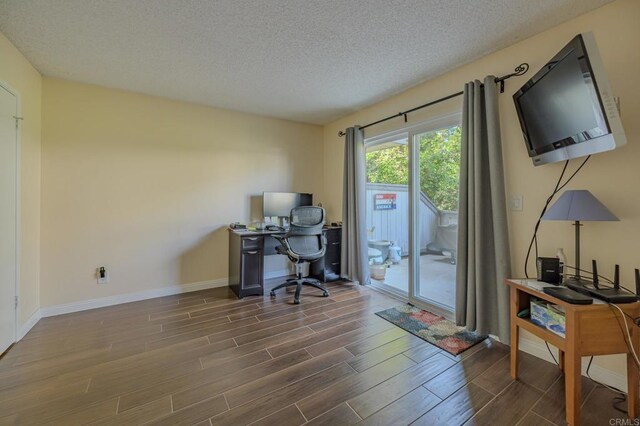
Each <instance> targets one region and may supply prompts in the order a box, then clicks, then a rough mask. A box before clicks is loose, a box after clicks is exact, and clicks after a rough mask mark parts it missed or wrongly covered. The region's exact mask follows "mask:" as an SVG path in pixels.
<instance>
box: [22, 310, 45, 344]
mask: <svg viewBox="0 0 640 426" xmlns="http://www.w3.org/2000/svg"><path fill="white" fill-rule="evenodd" d="M41 317H42V312H41V311H40V309H38V310H36V311H35V312H34V313H33V315H31V316H30V317H29V319H28V320H27V321H26V322H25V323H24V324H22V325H21V326H20V330H18V336H17V337H18V338H17V339H16V341H17V342H19V341H20V340H22V338H23V337H24V336H26V335H27V333H28V332H29V330H31V329H32V328H33V326H34V325H36V324H37V323H38V321H40V318H41Z"/></svg>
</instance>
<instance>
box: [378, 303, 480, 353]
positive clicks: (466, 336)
mask: <svg viewBox="0 0 640 426" xmlns="http://www.w3.org/2000/svg"><path fill="white" fill-rule="evenodd" d="M376 315H378V316H379V317H380V318H383V319H385V320H387V321H389V322H391V323H393V324H395V325H397V326H398V327H400V328H402V329H403V330H406V331H408V332H409V333H411V334H414V335H416V336H418V337H420V338H421V339H423V340H426V341H427V342H429V343H431V344H432V345H436V346H437V347H439V348H440V349H444V350H445V351H447V352H449V353H450V354H452V355H458V354H460V353H462V352H464V351H466V350H467V349H469V348H470V347H471V346H473V345H475V344H476V343H480V342H482V341H483V340H484V339H486V338H487V336H479V335H478V334H476V333H473V332H471V331H467V330H465V328H464V327H458V326H457V325H455V324H454V323H453V322H451V321H449V320H446V319H444V318H443V317H441V316H438V315H434V314H432V313H431V312H427V311H423V310H422V309H418V308H415V307H413V306H409V305H400V306H396V307H395V308H391V309H387V310H385V311H380V312H376Z"/></svg>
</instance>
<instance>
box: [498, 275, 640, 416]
mask: <svg viewBox="0 0 640 426" xmlns="http://www.w3.org/2000/svg"><path fill="white" fill-rule="evenodd" d="M529 282H534V283H537V282H538V281H536V280H524V279H523V280H518V279H508V280H506V281H505V283H506V285H508V286H509V287H510V300H511V302H510V303H511V377H513V378H514V379H517V376H518V338H519V331H520V329H521V328H522V329H525V330H527V331H528V332H530V333H532V334H534V335H536V336H538V337H539V338H541V339H543V340H545V341H546V342H548V343H550V344H552V345H553V346H555V347H556V348H558V349H559V350H560V361H559V362H560V369H561V370H563V372H564V378H565V400H566V414H567V423H568V424H569V425H578V424H580V404H581V401H582V400H581V375H582V357H583V356H591V355H610V354H627V384H628V401H627V402H628V411H629V417H630V418H632V419H634V418H636V417H637V416H638V402H639V401H638V385H639V374H638V366H637V365H636V363H635V361H634V359H633V355H632V354H631V353H630V351H629V347H628V346H627V335H626V333H625V332H624V324H625V323H624V319H623V318H622V315H621V314H620V311H618V310H617V309H616V308H614V307H611V306H609V305H608V304H606V303H604V302H602V301H600V300H594V303H593V304H592V305H573V304H571V303H567V302H564V301H562V300H560V299H556V298H555V297H552V296H549V295H548V294H546V293H544V292H543V291H541V290H538V289H536V288H533V287H530V286H529V285H528V284H527V283H529ZM540 284H544V283H540ZM531 296H535V297H537V298H539V299H543V300H546V301H548V302H551V303H554V304H556V305H560V306H562V307H564V309H565V313H566V326H565V329H566V333H565V337H564V338H563V337H562V336H559V335H557V334H555V333H553V332H551V331H549V330H547V329H546V328H543V327H540V326H538V325H536V324H534V323H533V322H531V321H530V319H529V318H519V317H518V312H520V311H522V310H523V309H527V308H529V305H530V299H531ZM618 306H619V307H620V308H621V309H622V310H623V311H624V312H625V313H627V314H629V315H630V316H631V317H632V318H638V317H639V316H640V302H636V303H625V304H620V305H618ZM627 324H628V325H629V330H630V334H631V342H630V343H631V344H632V345H633V347H634V348H635V351H636V353H640V352H639V350H638V348H639V346H640V345H639V342H640V333H639V332H638V327H636V326H635V325H633V323H632V321H631V320H630V319H629V318H627Z"/></svg>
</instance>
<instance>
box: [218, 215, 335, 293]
mask: <svg viewBox="0 0 640 426" xmlns="http://www.w3.org/2000/svg"><path fill="white" fill-rule="evenodd" d="M322 232H323V234H324V236H325V237H326V238H327V251H326V253H325V255H324V257H323V258H322V259H320V260H319V261H317V262H313V263H312V264H311V267H310V270H309V275H310V276H311V277H313V278H316V279H318V280H320V281H322V282H329V281H336V280H339V279H340V256H341V244H342V228H339V227H327V228H325V229H324V230H323V231H322ZM282 234H283V232H279V231H241V230H235V229H229V287H230V288H231V290H233V292H234V293H235V294H236V295H237V296H238V297H240V298H243V297H245V296H255V295H259V296H261V295H263V294H264V256H269V255H274V254H277V252H276V246H277V245H278V244H279V243H278V241H277V240H276V239H275V238H273V237H272V236H273V235H282Z"/></svg>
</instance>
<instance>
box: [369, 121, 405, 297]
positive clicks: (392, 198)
mask: <svg viewBox="0 0 640 426" xmlns="http://www.w3.org/2000/svg"><path fill="white" fill-rule="evenodd" d="M407 137H408V135H407V134H406V133H400V134H395V135H393V136H392V137H390V138H380V139H377V140H375V141H373V142H372V143H369V144H367V147H366V164H367V195H366V200H367V201H366V203H367V205H366V209H367V237H368V256H369V270H370V273H371V282H372V284H373V285H375V286H378V287H380V288H381V289H383V290H385V291H388V292H391V293H394V294H396V295H399V296H401V297H407V295H408V294H409V258H408V256H409V144H408V138H407Z"/></svg>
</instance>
